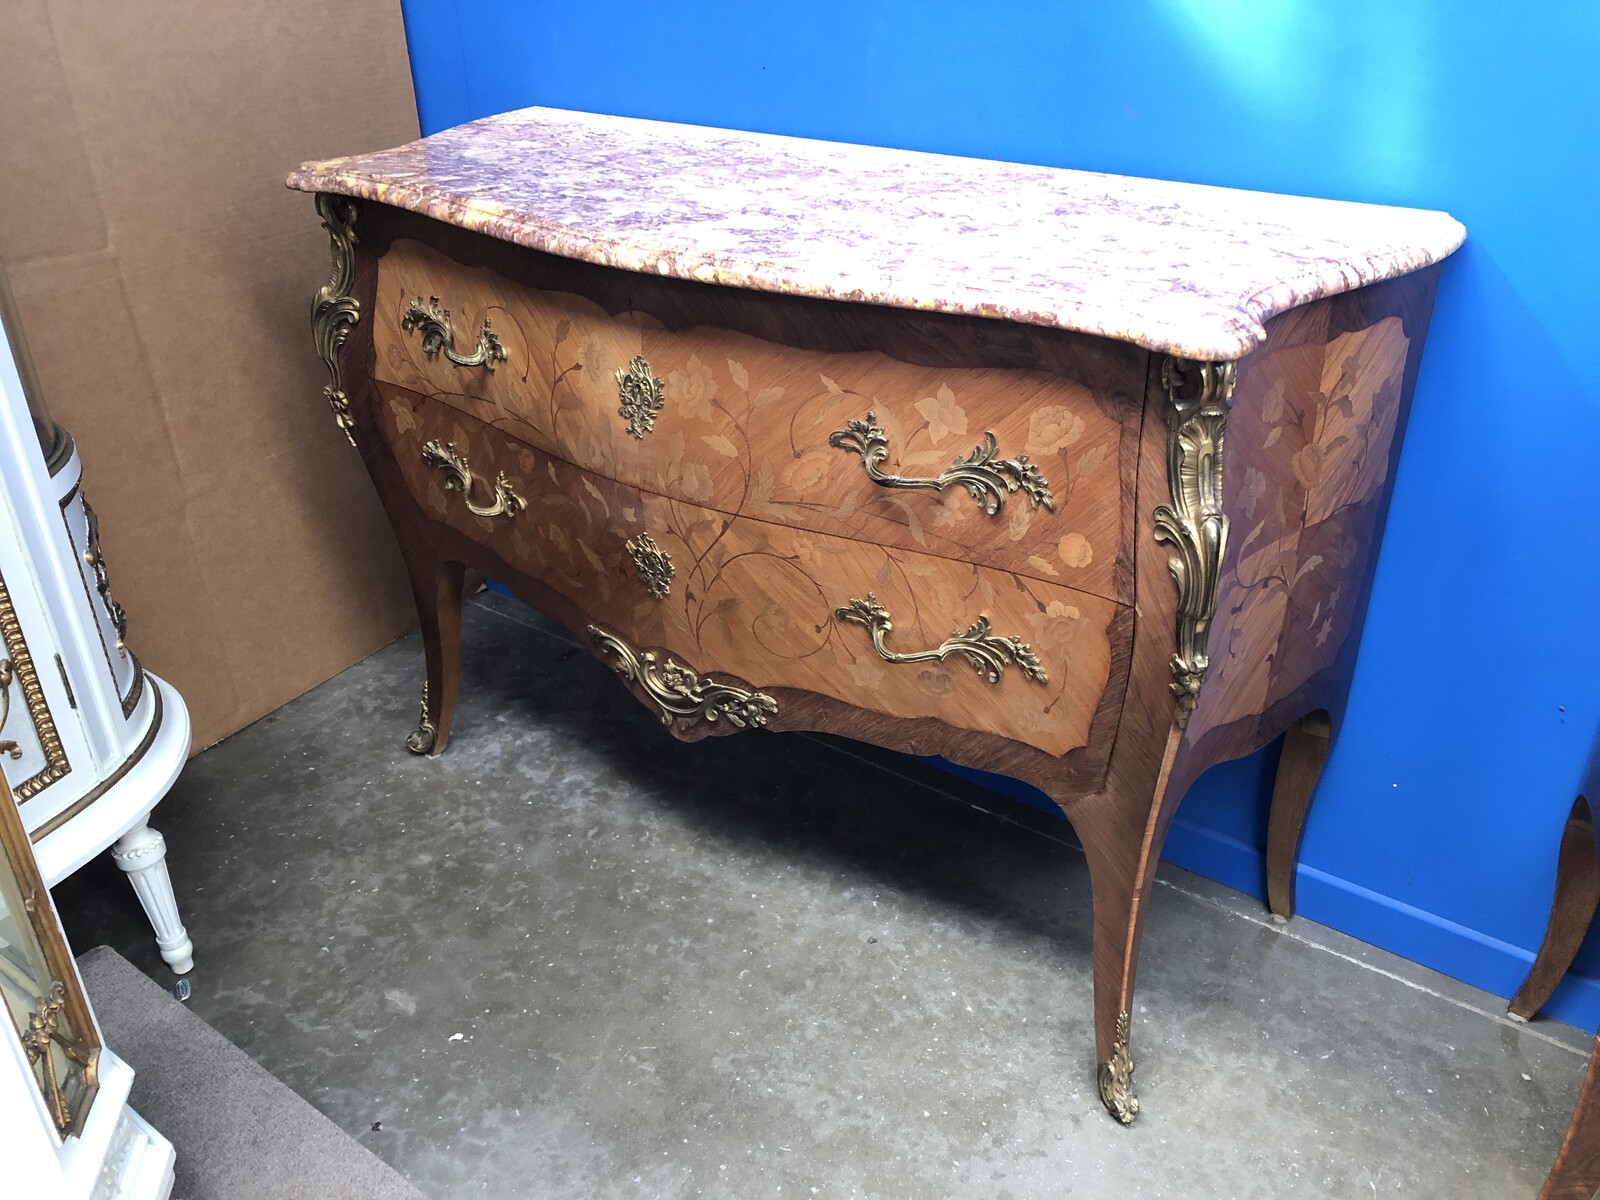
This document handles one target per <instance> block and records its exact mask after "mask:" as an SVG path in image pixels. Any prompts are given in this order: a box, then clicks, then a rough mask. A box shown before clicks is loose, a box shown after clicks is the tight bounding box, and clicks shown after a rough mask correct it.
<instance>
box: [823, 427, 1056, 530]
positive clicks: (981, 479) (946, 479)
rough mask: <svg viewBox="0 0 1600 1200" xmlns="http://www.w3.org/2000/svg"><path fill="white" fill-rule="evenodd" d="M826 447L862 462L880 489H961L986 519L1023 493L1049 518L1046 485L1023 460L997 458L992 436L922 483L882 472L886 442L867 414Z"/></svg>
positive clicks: (1053, 506)
mask: <svg viewBox="0 0 1600 1200" xmlns="http://www.w3.org/2000/svg"><path fill="white" fill-rule="evenodd" d="M828 445H830V446H832V447H834V448H835V449H837V450H845V451H848V452H849V453H851V454H859V455H860V456H861V465H862V466H864V467H865V468H866V470H867V478H868V479H870V480H872V482H873V483H875V484H877V485H878V486H879V487H886V488H914V489H917V490H921V491H929V492H942V491H944V489H945V488H947V487H949V486H950V485H951V484H960V485H961V486H962V487H964V488H966V489H967V491H969V492H970V493H972V498H973V499H974V500H976V501H977V502H978V503H979V504H980V505H981V506H982V507H983V511H984V512H986V513H988V514H989V515H990V516H991V517H992V516H994V515H995V514H996V513H998V512H999V511H1000V507H1001V505H1003V504H1004V503H1005V500H1006V493H1008V492H1015V491H1023V492H1026V493H1027V495H1028V499H1029V500H1031V501H1033V503H1034V504H1035V505H1043V506H1044V507H1045V508H1047V509H1049V510H1050V511H1051V512H1054V511H1055V509H1056V501H1055V497H1054V496H1052V495H1051V494H1050V485H1049V484H1048V483H1047V482H1045V478H1044V476H1043V475H1041V474H1040V473H1039V468H1038V467H1036V466H1035V465H1034V464H1033V463H1031V462H1029V461H1028V456H1027V455H1026V454H1019V455H1017V457H1016V458H996V457H995V455H997V454H998V453H999V452H1000V448H999V445H998V443H996V441H995V436H994V434H993V433H985V434H984V435H983V440H982V441H981V442H979V443H978V445H977V448H976V449H975V450H973V452H972V453H971V454H969V455H967V457H966V458H958V459H956V461H955V462H954V463H953V464H952V465H951V466H949V467H946V468H945V470H944V473H943V474H940V475H935V476H931V477H927V478H917V477H915V476H909V475H890V474H888V473H887V472H885V471H883V470H882V469H881V467H882V464H883V462H884V460H886V459H887V458H888V457H889V438H888V436H887V435H886V434H885V433H884V432H883V430H882V429H880V428H879V427H878V419H877V417H876V416H875V415H874V414H872V413H868V414H867V416H866V419H865V420H862V421H851V422H850V423H849V424H848V425H846V426H845V427H844V428H843V429H839V430H835V431H834V432H833V433H830V434H829V435H828Z"/></svg>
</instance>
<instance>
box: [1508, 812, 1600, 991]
mask: <svg viewBox="0 0 1600 1200" xmlns="http://www.w3.org/2000/svg"><path fill="white" fill-rule="evenodd" d="M1596 909H1600V858H1597V856H1596V854H1595V843H1594V824H1593V821H1592V819H1591V818H1590V815H1589V802H1588V801H1587V800H1585V799H1584V798H1583V797H1582V796H1579V797H1578V798H1577V799H1576V800H1575V801H1573V804H1572V812H1571V813H1570V814H1569V815H1568V816H1567V824H1566V827H1565V828H1564V829H1563V830H1562V831H1561V854H1560V857H1559V858H1558V859H1557V861H1556V894H1555V898H1554V899H1553V900H1551V902H1550V923H1549V925H1547V926H1545V931H1544V941H1543V942H1541V943H1540V944H1539V953H1538V955H1537V956H1536V957H1535V958H1534V960H1533V966H1532V967H1530V968H1529V969H1528V977H1527V978H1526V979H1524V980H1523V981H1522V986H1521V987H1520V988H1519V989H1517V994H1516V995H1515V996H1513V997H1512V998H1511V1006H1510V1012H1511V1015H1512V1016H1513V1017H1516V1018H1517V1019H1518V1020H1522V1021H1527V1020H1531V1019H1532V1018H1533V1014H1534V1013H1536V1012H1538V1011H1539V1010H1540V1009H1541V1008H1543V1007H1544V1002H1545V1001H1546V1000H1548V999H1550V993H1551V992H1553V991H1555V990H1556V984H1558V983H1560V982H1561V977H1562V976H1563V975H1565V974H1566V973H1567V968H1568V967H1570V966H1571V965H1572V960H1573V959H1574V958H1575V957H1576V956H1577V953H1578V947H1579V946H1580V945H1582V944H1583V939H1584V936H1585V935H1586V934H1587V933H1588V932H1589V923H1590V922H1591V921H1593V920H1594V914H1595V910H1596Z"/></svg>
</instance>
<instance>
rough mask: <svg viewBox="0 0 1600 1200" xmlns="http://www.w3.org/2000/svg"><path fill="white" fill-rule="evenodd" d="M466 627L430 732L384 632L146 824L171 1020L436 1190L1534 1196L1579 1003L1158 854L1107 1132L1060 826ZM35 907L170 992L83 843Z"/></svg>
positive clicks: (909, 771)
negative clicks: (446, 697) (239, 1057)
mask: <svg viewBox="0 0 1600 1200" xmlns="http://www.w3.org/2000/svg"><path fill="white" fill-rule="evenodd" d="M466 626H467V629H466V646H467V651H466V664H465V668H464V680H463V698H462V702H461V711H460V713H459V714H458V716H457V718H456V728H455V735H454V740H453V742H452V744H451V747H450V749H449V751H448V753H446V754H445V755H444V756H443V757H441V758H439V759H437V760H432V761H430V760H425V759H418V758H414V757H412V756H411V755H409V754H406V753H405V752H404V751H403V750H402V748H401V739H402V738H403V736H404V734H405V733H406V732H407V731H409V730H410V729H411V727H412V725H413V723H414V720H415V717H416V707H417V691H418V681H419V677H420V672H421V650H420V646H419V645H418V643H417V641H416V639H415V638H410V639H406V640H405V641H402V642H399V643H397V644H396V645H394V646H391V647H390V648H388V649H386V650H384V651H382V652H381V653H379V654H377V655H375V656H373V657H372V658H370V659H368V660H367V661H366V662H363V663H361V664H359V665H357V666H356V667H354V668H352V669H351V670H350V671H347V672H346V673H345V674H343V675H341V676H339V677H338V678H337V679H335V680H332V681H331V682H329V683H327V684H326V685H324V686H322V687H320V688H318V689H317V690H315V691H314V692H312V693H310V694H309V695H307V696H305V697H302V698H301V699H299V700H297V701H295V702H294V703H292V704H290V705H288V706H286V707H284V708H283V709H280V710H279V711H278V712H275V713H273V714H271V715H270V716H268V717H266V718H264V719H263V720H261V721H259V722H257V723H256V724H255V725H253V726H251V727H250V728H249V729H246V730H244V731H243V732H242V733H239V734H237V735H235V736H234V737H232V738H229V739H228V740H227V741H226V742H224V743H222V744H221V745H220V746H217V747H215V748H214V749H212V750H210V751H207V752H206V753H205V754H202V755H200V756H199V757H198V758H196V759H195V760H194V761H193V762H192V763H191V764H190V765H189V767H188V769H187V771H186V772H185V774H184V775H183V776H182V777H181V778H180V779H179V781H178V784H177V786H176V787H175V788H174V789H173V792H172V794H171V795H170V796H169V797H168V798H167V800H166V801H165V802H164V803H163V804H162V806H161V807H160V808H159V809H158V810H157V813H156V816H157V821H156V824H157V827H158V828H160V829H162V830H163V831H164V832H165V833H166V835H167V839H168V844H169V847H170V856H169V861H170V862H171V865H172V871H173V877H174V880H175V882H176V885H177V893H178V899H179V903H180V905H181V907H182V909H183V914H184V917H185V919H186V920H187V921H188V924H189V929H190V932H191V934H192V935H193V937H194V942H195V962H196V964H197V965H196V968H195V970H194V973H193V975H192V976H191V977H190V978H191V979H192V981H193V986H194V996H193V999H192V1001H191V1004H192V1006H193V1008H194V1010H195V1011H196V1012H198V1013H199V1014H200V1015H201V1016H202V1017H204V1018H205V1019H206V1020H207V1021H209V1022H210V1023H211V1024H212V1025H213V1026H214V1027H216V1028H217V1029H218V1030H220V1031H221V1032H222V1033H223V1034H224V1035H225V1036H227V1037H228V1038H230V1039H231V1040H232V1041H234V1042H235V1043H237V1044H238V1045H239V1046H241V1047H242V1048H243V1049H244V1050H245V1051H246V1052H247V1053H249V1054H250V1055H251V1056H252V1057H254V1058H255V1059H256V1060H257V1061H259V1062H261V1063H262V1064H263V1065H264V1066H266V1067H267V1068H268V1069H269V1070H271V1071H272V1072H273V1073H274V1074H275V1075H277V1076H278V1077H279V1078H280V1079H282V1080H283V1081H284V1082H285V1083H287V1084H288V1085H289V1086H290V1087H292V1088H293V1089H294V1090H295V1091H297V1092H299V1093H300V1094H301V1095H303V1096H305V1097H306V1098H307V1099H308V1100H310V1101H311V1102H312V1103H313V1104H315V1105H316V1106H317V1107H318V1108H319V1109H321V1110H322V1111H323V1112H325V1113H326V1114H328V1116H330V1117H331V1118H332V1119H333V1120H335V1121H336V1122H338V1123H339V1124H340V1125H341V1126H342V1127H343V1128H344V1129H346V1130H348V1131H350V1132H351V1133H353V1134H354V1135H356V1136H357V1137H358V1138H359V1139H360V1140H361V1141H362V1142H363V1143H365V1144H366V1145H367V1146H369V1147H371V1148H372V1149H373V1150H374V1151H375V1152H376V1153H377V1154H379V1155H380V1156H382V1157H383V1158H384V1159H386V1160H387V1161H388V1162H390V1163H392V1164H393V1165H394V1166H395V1167H397V1168H398V1169H399V1170H400V1171H402V1172H403V1173H404V1174H405V1175H406V1176H407V1177H409V1178H410V1179H411V1180H412V1181H413V1182H414V1183H415V1184H416V1185H417V1186H418V1187H420V1188H421V1189H422V1190H423V1191H425V1192H427V1193H429V1194H430V1195H434V1196H439V1197H453V1196H492V1197H516V1198H521V1197H540V1198H545V1197H549V1198H556V1197H596V1196H599V1197H613V1196H614V1197H651V1196H668V1197H680V1196H682V1197H690V1196H705V1197H727V1198H734V1197H737V1198H739V1200H749V1198H752V1197H769V1196H770V1197H790V1196H795V1197H802V1198H809V1197H812V1196H817V1197H879V1198H882V1200H910V1198H913V1197H940V1198H944V1197H982V1198H984V1200H1002V1198H1014V1200H1023V1198H1025V1197H1045V1196H1049V1197H1062V1196H1076V1197H1085V1198H1094V1200H1100V1198H1109V1197H1117V1198H1118V1200H1123V1198H1131V1197H1142V1198H1149V1200H1156V1198H1158V1197H1172V1198H1178V1197H1181V1198H1183V1200H1199V1198H1209V1197H1228V1198H1245V1197H1270V1198H1272V1200H1292V1198H1295V1197H1360V1196H1403V1197H1448V1198H1450V1200H1475V1198H1480V1197H1481V1198H1482V1200H1508V1198H1512V1200H1514V1198H1518V1197H1528V1198H1530V1200H1531V1198H1532V1197H1533V1196H1534V1194H1535V1193H1536V1192H1537V1191H1538V1188H1539V1185H1540V1183H1541V1182H1542V1180H1543V1178H1544V1175H1545V1172H1546V1171H1547V1170H1548V1168H1549V1164H1550V1162H1551V1160H1552V1158H1553V1156H1554V1154H1555V1151H1556V1148H1557V1146H1558V1145H1559V1143H1560V1140H1561V1136H1562V1133H1563V1131H1564V1130H1565V1128H1566V1124H1567V1120H1568V1118H1569V1116H1570V1114H1571V1110H1572V1103H1573V1099H1574V1097H1575V1095H1576V1092H1577V1088H1578V1084H1579V1081H1580V1078H1581V1075H1582V1071H1583V1066H1584V1060H1585V1056H1586V1054H1587V1051H1588V1040H1587V1039H1586V1038H1584V1037H1582V1036H1581V1035H1579V1034H1578V1033H1576V1032H1575V1031H1573V1030H1571V1029H1569V1028H1567V1027H1565V1026H1561V1025H1556V1024H1552V1023H1549V1022H1542V1023H1538V1024H1535V1025H1534V1026H1531V1027H1527V1028H1523V1027H1518V1026H1514V1025H1512V1024H1510V1023H1509V1022H1507V1021H1506V1020H1505V1019H1504V1018H1503V1017H1502V1016H1500V1015H1499V1014H1500V1013H1501V1012H1503V1004H1502V1003H1501V1002H1500V1001H1498V1000H1496V999H1495V998H1493V997H1491V996H1488V995H1486V994H1484V993H1481V992H1476V991H1474V990H1472V989H1470V988H1466V987H1463V986H1462V985H1460V984H1456V983H1453V982H1451V981H1449V980H1447V979H1444V978H1443V977H1442V976H1438V975H1434V974H1432V973H1430V972H1426V971H1423V970H1420V969H1419V968H1416V967H1413V966H1410V965H1409V964H1406V963H1403V962H1401V961H1400V960H1398V959H1395V958H1393V957H1391V956H1389V955H1386V954H1383V953H1382V952H1379V951H1375V950H1373V949H1371V948H1370V947H1366V946H1363V945H1362V944H1360V943H1358V942H1354V941H1351V940H1350V939H1347V938H1344V937H1342V936H1341V935H1339V934H1337V933H1334V932H1332V931H1331V930H1328V929H1325V928H1322V927H1320V926H1317V925H1314V924H1311V923H1309V922H1307V921H1304V920H1298V921H1296V922H1294V923H1293V924H1292V925H1290V926H1288V927H1287V928H1286V929H1280V928H1277V927H1275V926H1273V925H1272V924H1271V923H1270V922H1269V921H1267V920H1266V919H1265V914H1264V912H1262V911H1261V909H1260V908H1259V907H1258V906H1257V905H1256V904H1255V902H1253V901H1250V900H1248V899H1246V898H1243V897H1240V896H1239V895H1238V894H1237V893H1233V892H1230V891H1227V890H1226V889H1223V888H1221V887H1218V886H1216V885H1213V884H1211V883H1208V882H1206V881H1204V880H1201V879H1199V878H1197V877H1196V876H1193V875H1190V874H1188V873H1186V872H1183V871H1180V870H1177V869H1170V868H1163V876H1162V884H1163V886H1162V887H1161V889H1160V891H1159V894H1158V897H1157V902H1156V904H1155V906H1154V908H1153V910H1152V912H1151V915H1150V918H1149V924H1148V927H1147V932H1146V936H1145V948H1144V957H1143V963H1142V968H1141V971H1140V992H1139V1000H1138V1012H1137V1014H1136V1017H1135V1024H1134V1046H1135V1051H1136V1055H1137V1059H1138V1076H1137V1083H1138V1090H1139V1093H1140V1096H1141V1099H1142V1100H1143V1103H1144V1113H1143V1115H1142V1116H1141V1117H1140V1119H1139V1121H1138V1123H1137V1124H1136V1125H1135V1126H1133V1127H1132V1128H1130V1129H1123V1128H1121V1127H1119V1126H1117V1125H1115V1124H1113V1123H1112V1121H1111V1120H1110V1119H1109V1118H1108V1117H1107V1116H1106V1115H1105V1114H1104V1113H1103V1111H1102V1110H1101V1108H1100V1103H1099V1100H1098V1098H1097V1097H1096V1093H1095V1087H1094V1080H1093V1037H1092V1033H1091V1029H1090V1025H1089V1011H1090V978H1089V887H1088V875H1087V871H1086V868H1085V866H1084V862H1083V859H1082V856H1081V855H1080V854H1079V852H1078V851H1077V849H1076V848H1075V847H1074V846H1073V845H1072V844H1071V842H1070V840H1069V838H1070V834H1069V833H1068V831H1067V827H1066V826H1065V825H1064V823H1062V822H1060V821H1057V820H1055V819H1053V818H1051V817H1048V816H1046V815H1044V814H1036V813H1033V812H1032V811H1031V810H1027V809H1025V808H1021V807H1020V806H1014V805H1012V804H1011V802H1009V801H1006V800H1004V799H1001V798H999V797H996V796H993V795H991V794H990V793H987V792H985V791H982V790H980V789H978V788H975V787H971V786H968V785H966V784H964V783H961V782H958V781H956V780H953V779H949V778H947V777H945V776H944V775H943V774H942V773H939V772H934V771H932V770H931V769H928V768H925V767H922V766H920V765H919V764H915V763H911V762H907V761H905V760H900V759H897V758H895V757H893V756H889V755H883V754H880V753H877V752H869V751H865V750H862V749H860V748H856V747H852V746H850V745H848V744H846V743H838V742H829V741H825V740H822V739H816V738H810V737H803V736H797V735H774V734H766V733H754V734H744V735H740V736H736V737H731V738H718V739H712V740H709V741H706V742H702V743H700V744H698V745H695V746H684V745H680V744H679V743H677V742H675V741H673V740H672V739H671V738H669V737H668V736H667V735H666V734H665V733H664V732H663V731H662V730H661V729H660V728H659V726H657V725H656V723H655V721H654V719H653V718H652V717H651V716H650V715H649V714H648V713H647V712H645V710H644V709H643V708H641V707H640V706H638V705H636V704H635V703H634V702H633V701H632V700H631V699H630V698H628V697H627V695H626V694H625V692H624V691H623V689H622V687H621V685H620V684H619V683H618V682H617V681H616V680H615V679H614V678H612V676H611V674H610V672H609V671H608V670H607V669H606V668H605V667H603V666H602V665H600V664H599V663H597V662H596V661H594V660H592V659H591V658H590V657H589V656H588V655H587V654H586V653H583V652H581V651H579V650H578V649H576V648H575V647H574V646H573V645H572V644H571V643H570V642H568V641H567V640H566V639H565V638H564V637H563V636H561V635H559V634H557V633H554V632H552V631H551V628H550V627H549V626H548V625H546V624H545V623H543V622H542V620H541V619H540V618H538V617H536V616H535V615H534V614H532V613H530V612H528V611H527V610H525V609H523V608H521V607H519V606H517V605H515V604H512V603H510V602H508V601H505V600H503V599H501V598H499V597H493V596H486V597H482V598H480V599H479V600H477V601H475V602H474V603H473V604H472V605H471V607H470V609H469V613H468V619H467V622H466ZM57 902H58V904H59V905H60V907H61V909H62V914H63V917H64V918H65V921H66V924H67V929H68V933H69V936H70V937H71V939H72V941H73V944H74V945H75V946H76V947H77V948H78V949H79V950H86V949H88V948H89V947H91V946H93V945H96V944H98V943H101V942H106V943H110V944H111V945H113V946H115V947H116V948H117V949H118V950H120V951H121V952H122V953H123V954H124V955H126V956H127V957H128V958H130V959H131V960H133V961H134V962H135V963H137V964H138V965H140V966H141V967H142V968H144V969H145V970H146V971H148V972H149V973H150V974H151V975H153V976H154V977H155V978H157V979H159V980H161V981H162V982H163V983H168V984H170V983H171V982H172V976H171V975H170V974H168V973H167V972H166V971H165V970H164V968H163V967H162V965H161V963H160V960H159V959H158V958H157V957H156V954H155V947H154V943H153V941H152V939H151V938H150V935H149V930H148V927H147V926H145V925H144V924H143V920H142V917H141V916H140V915H139V913H138V909H137V906H136V904H135V902H134V899H133V896H132V894H131V892H129V891H128V889H127V887H126V884H125V883H124V882H123V881H122V880H121V878H120V877H119V875H118V873H117V872H116V870H115V869H114V868H113V867H111V866H110V864H109V862H106V861H104V860H102V861H101V862H98V863H96V864H92V865H91V866H90V867H88V868H85V870H84V871H82V872H80V873H79V874H78V875H77V876H76V877H74V878H73V879H71V880H69V881H67V882H66V883H65V884H63V885H62V886H61V887H60V888H59V889H58V890H57ZM338 1194H339V1193H338V1187H337V1183H336V1181H330V1184H329V1191H328V1195H329V1196H330V1197H337V1196H338Z"/></svg>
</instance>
